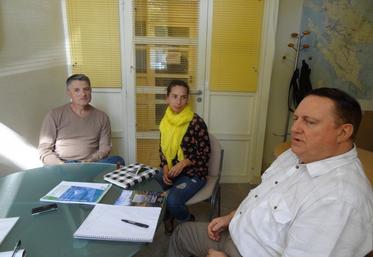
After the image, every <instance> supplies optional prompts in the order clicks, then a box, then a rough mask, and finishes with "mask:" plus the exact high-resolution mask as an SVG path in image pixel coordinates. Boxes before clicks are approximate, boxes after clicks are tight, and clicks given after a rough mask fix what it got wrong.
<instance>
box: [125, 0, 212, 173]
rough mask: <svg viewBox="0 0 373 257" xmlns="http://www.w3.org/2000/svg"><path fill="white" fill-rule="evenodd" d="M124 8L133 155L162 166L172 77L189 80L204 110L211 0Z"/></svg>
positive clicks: (136, 2)
mask: <svg viewBox="0 0 373 257" xmlns="http://www.w3.org/2000/svg"><path fill="white" fill-rule="evenodd" d="M123 12H124V15H123V17H124V19H123V21H122V22H123V24H124V26H123V31H122V35H123V48H122V49H124V51H123V53H124V63H123V69H124V72H123V74H124V88H125V90H124V94H125V95H124V97H125V100H126V101H125V103H126V106H125V114H126V115H125V119H126V121H125V126H126V128H127V130H126V133H125V135H124V137H125V139H126V142H125V145H126V149H127V152H128V153H129V154H128V159H129V160H128V161H129V162H134V161H139V162H142V163H146V164H150V165H154V166H158V165H159V152H158V149H159V129H158V127H159V122H160V120H161V118H162V117H163V114H164V112H165V109H166V107H167V105H166V101H165V97H166V88H167V85H168V84H169V82H170V81H171V80H173V79H178V80H183V81H185V82H187V83H188V84H189V86H190V88H191V99H190V103H191V105H192V107H193V108H194V110H195V111H196V112H197V113H199V114H200V115H201V116H203V99H204V81H205V75H204V74H205V71H204V67H205V59H204V55H203V54H201V53H204V52H205V47H206V31H205V30H203V33H202V32H201V27H203V26H206V18H207V15H206V14H205V15H204V13H206V12H207V7H206V1H198V0H194V1H191V0H179V1H168V0H153V1H146V0H131V1H124V4H123ZM129 56H131V58H128V57H129ZM134 149H136V152H134Z"/></svg>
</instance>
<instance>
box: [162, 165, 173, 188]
mask: <svg viewBox="0 0 373 257" xmlns="http://www.w3.org/2000/svg"><path fill="white" fill-rule="evenodd" d="M162 170H163V182H164V183H165V184H166V185H172V180H171V179H170V178H169V170H168V166H167V165H166V166H163V168H162Z"/></svg>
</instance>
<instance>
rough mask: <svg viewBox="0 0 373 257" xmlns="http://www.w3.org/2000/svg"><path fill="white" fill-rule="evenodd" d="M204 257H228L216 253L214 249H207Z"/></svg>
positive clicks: (221, 253) (218, 252)
mask: <svg viewBox="0 0 373 257" xmlns="http://www.w3.org/2000/svg"><path fill="white" fill-rule="evenodd" d="M206 257H228V256H227V255H226V254H225V253H223V252H220V251H216V250H214V249H209V252H208V253H207V256H206Z"/></svg>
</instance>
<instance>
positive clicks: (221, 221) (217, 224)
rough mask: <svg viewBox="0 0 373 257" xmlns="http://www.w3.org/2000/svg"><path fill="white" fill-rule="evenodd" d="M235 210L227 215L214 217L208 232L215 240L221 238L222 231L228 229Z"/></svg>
mask: <svg viewBox="0 0 373 257" xmlns="http://www.w3.org/2000/svg"><path fill="white" fill-rule="evenodd" d="M234 213H235V211H233V212H231V213H229V214H228V215H226V216H222V217H218V218H215V219H213V220H212V221H211V222H210V223H209V225H208V226H207V234H208V236H209V238H211V239H212V240H214V241H219V240H220V233H221V232H223V231H224V230H226V229H227V228H228V226H229V223H230V222H231V220H232V218H233V216H234Z"/></svg>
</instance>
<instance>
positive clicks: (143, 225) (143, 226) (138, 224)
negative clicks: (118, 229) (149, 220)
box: [122, 219, 149, 228]
mask: <svg viewBox="0 0 373 257" xmlns="http://www.w3.org/2000/svg"><path fill="white" fill-rule="evenodd" d="M122 221H123V222H126V223H128V224H132V225H135V226H139V227H142V228H148V227H149V225H147V224H143V223H140V222H136V221H132V220H125V219H122Z"/></svg>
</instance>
